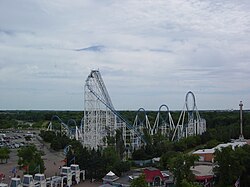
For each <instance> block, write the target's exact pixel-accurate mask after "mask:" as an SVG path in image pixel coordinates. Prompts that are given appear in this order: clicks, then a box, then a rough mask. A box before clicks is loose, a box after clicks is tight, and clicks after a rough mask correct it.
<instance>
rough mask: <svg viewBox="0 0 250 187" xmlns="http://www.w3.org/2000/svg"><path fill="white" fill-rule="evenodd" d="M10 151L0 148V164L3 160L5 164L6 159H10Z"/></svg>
mask: <svg viewBox="0 0 250 187" xmlns="http://www.w3.org/2000/svg"><path fill="white" fill-rule="evenodd" d="M9 154H10V150H9V149H8V148H6V147H3V148H0V160H1V162H0V163H3V160H5V163H7V162H8V159H9V158H10V156H9Z"/></svg>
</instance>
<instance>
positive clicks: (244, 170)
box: [214, 145, 250, 187]
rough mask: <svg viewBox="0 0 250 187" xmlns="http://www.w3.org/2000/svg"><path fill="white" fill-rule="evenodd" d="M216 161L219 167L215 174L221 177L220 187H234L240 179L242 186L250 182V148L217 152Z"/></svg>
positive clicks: (224, 149) (229, 148)
mask: <svg viewBox="0 0 250 187" xmlns="http://www.w3.org/2000/svg"><path fill="white" fill-rule="evenodd" d="M215 161H216V162H217V164H218V167H216V168H215V169H214V172H215V173H216V174H217V175H218V176H219V183H218V186H221V187H222V186H223V187H224V186H232V185H233V184H234V183H235V181H237V179H238V178H239V177H240V182H241V186H248V185H249V182H250V166H249V162H250V146H249V145H245V146H243V147H238V148H235V150H233V149H232V147H231V146H229V147H224V148H221V150H216V152H215Z"/></svg>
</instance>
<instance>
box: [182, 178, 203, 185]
mask: <svg viewBox="0 0 250 187" xmlns="http://www.w3.org/2000/svg"><path fill="white" fill-rule="evenodd" d="M181 187H202V186H201V185H199V184H195V183H193V182H188V181H187V180H186V179H183V180H182V182H181Z"/></svg>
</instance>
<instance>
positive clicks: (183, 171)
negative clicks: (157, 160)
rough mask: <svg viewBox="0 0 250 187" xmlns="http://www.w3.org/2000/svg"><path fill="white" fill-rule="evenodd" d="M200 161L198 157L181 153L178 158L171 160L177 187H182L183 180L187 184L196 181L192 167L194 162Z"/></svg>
mask: <svg viewBox="0 0 250 187" xmlns="http://www.w3.org/2000/svg"><path fill="white" fill-rule="evenodd" d="M197 160H198V157H197V156H194V155H187V154H183V153H179V154H178V155H177V156H176V157H172V158H171V159H170V160H169V166H170V170H171V171H172V172H173V174H174V176H175V180H176V186H177V187H181V186H182V185H181V183H182V181H183V179H186V180H187V182H193V181H194V175H193V173H192V172H191V171H190V167H191V166H194V162H195V161H197Z"/></svg>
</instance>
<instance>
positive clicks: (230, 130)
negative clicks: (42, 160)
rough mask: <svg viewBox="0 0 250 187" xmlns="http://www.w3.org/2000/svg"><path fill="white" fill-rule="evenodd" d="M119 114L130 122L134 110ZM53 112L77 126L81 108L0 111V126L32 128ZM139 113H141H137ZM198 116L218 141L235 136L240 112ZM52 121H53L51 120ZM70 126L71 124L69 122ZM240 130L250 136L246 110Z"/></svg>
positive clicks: (249, 116) (152, 114)
mask: <svg viewBox="0 0 250 187" xmlns="http://www.w3.org/2000/svg"><path fill="white" fill-rule="evenodd" d="M119 113H120V114H121V116H123V118H124V119H126V120H127V122H128V123H130V124H133V122H134V119H135V116H136V114H137V111H119ZM146 113H147V116H148V119H149V121H150V123H151V124H153V123H154V121H155V118H156V115H157V111H147V112H146ZM180 113H181V111H173V112H171V115H172V118H173V120H174V122H175V124H176V123H177V121H178V118H179V116H180ZM54 115H57V116H59V117H60V119H61V120H62V121H64V122H65V123H67V121H68V120H69V119H74V120H75V121H76V124H77V125H80V123H81V119H82V118H83V115H84V113H83V111H36V110H34V111H33V110H31V111H19V110H17V111H0V128H2V129H5V128H18V127H19V128H25V127H27V128H28V127H30V125H29V124H26V123H27V122H28V123H32V124H33V125H32V128H41V127H46V126H47V125H48V123H49V121H50V120H51V119H52V116H54ZM140 115H143V114H140ZM200 116H201V117H202V118H204V119H206V122H207V128H208V131H207V133H206V134H207V135H208V138H212V139H217V140H218V141H220V142H224V141H228V140H230V139H231V138H237V137H238V136H239V131H240V129H239V128H240V127H239V123H240V114H239V111H238V110H235V111H200ZM53 123H57V120H54V121H53ZM71 125H73V124H71ZM243 130H244V136H245V138H250V111H247V110H244V111H243Z"/></svg>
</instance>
